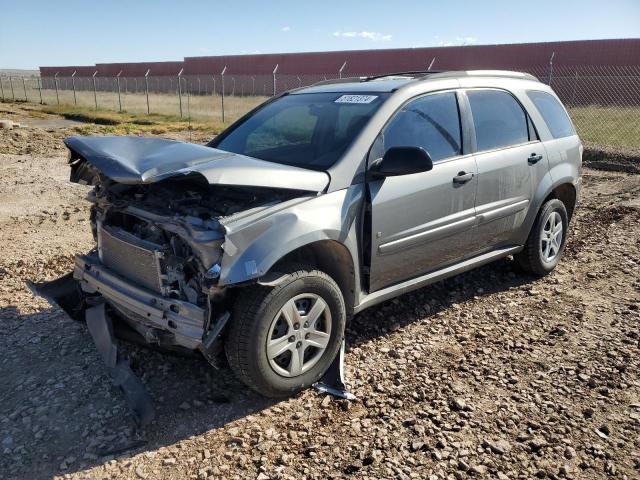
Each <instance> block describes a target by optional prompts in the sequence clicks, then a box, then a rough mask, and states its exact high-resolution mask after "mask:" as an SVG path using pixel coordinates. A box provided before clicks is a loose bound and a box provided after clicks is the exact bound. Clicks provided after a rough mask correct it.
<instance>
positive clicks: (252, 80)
mask: <svg viewBox="0 0 640 480" xmlns="http://www.w3.org/2000/svg"><path fill="white" fill-rule="evenodd" d="M255 94H256V77H254V76H253V75H251V95H255Z"/></svg>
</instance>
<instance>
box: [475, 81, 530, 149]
mask: <svg viewBox="0 0 640 480" xmlns="http://www.w3.org/2000/svg"><path fill="white" fill-rule="evenodd" d="M467 97H468V98H469V104H470V105H471V113H472V115H473V123H474V126H475V130H476V144H477V146H478V150H479V151H482V150H491V149H494V148H500V147H508V146H509V145H518V144H520V143H525V142H528V141H529V129H528V128H527V115H526V113H525V112H524V110H523V109H522V107H521V106H520V104H519V103H518V102H517V101H516V99H515V98H513V96H512V95H511V94H509V93H507V92H502V91H500V90H469V91H467Z"/></svg>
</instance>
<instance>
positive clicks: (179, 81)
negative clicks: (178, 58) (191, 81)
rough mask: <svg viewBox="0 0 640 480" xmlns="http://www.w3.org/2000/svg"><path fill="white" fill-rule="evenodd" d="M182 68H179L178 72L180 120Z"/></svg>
mask: <svg viewBox="0 0 640 480" xmlns="http://www.w3.org/2000/svg"><path fill="white" fill-rule="evenodd" d="M183 71H184V68H181V69H180V71H179V72H178V104H179V105H180V118H182V81H181V80H182V72H183Z"/></svg>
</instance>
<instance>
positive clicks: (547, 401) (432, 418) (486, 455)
mask: <svg viewBox="0 0 640 480" xmlns="http://www.w3.org/2000/svg"><path fill="white" fill-rule="evenodd" d="M2 108H3V111H2V114H1V115H0V116H4V117H5V118H7V117H8V118H11V119H13V120H16V121H20V120H24V121H25V123H26V124H27V125H28V119H25V116H27V115H28V114H29V112H26V111H25V110H24V109H21V108H17V107H8V106H7V105H2ZM40 125H43V124H40ZM45 125H46V124H45ZM70 133H73V129H70V128H68V127H63V128H60V127H51V128H50V131H47V130H45V129H43V128H36V127H27V128H23V129H19V130H11V131H7V130H0V171H1V173H0V245H1V247H0V280H1V281H0V325H1V326H2V335H0V351H2V353H3V355H2V357H1V358H0V443H1V445H0V478H1V479H8V478H25V479H38V478H51V477H54V478H74V479H81V478H91V479H93V478H96V479H102V478H131V479H144V478H149V479H151V478H167V479H173V478H175V479H178V478H180V479H182V478H194V479H209V478H257V479H269V478H296V479H299V478H338V477H340V478H342V477H352V478H371V479H374V478H375V479H378V478H429V479H444V478H447V479H448V478H453V479H462V478H499V479H507V478H509V479H518V478H532V477H538V478H575V479H582V478H586V479H600V478H605V477H612V478H628V479H632V478H639V477H640V379H639V376H638V367H639V364H640V348H639V346H640V333H639V331H640V329H639V328H638V325H639V321H640V228H639V227H638V225H639V223H640V176H638V175H633V174H628V173H623V172H617V171H602V170H594V169H589V168H586V169H585V171H584V181H585V186H584V191H583V198H582V200H581V203H580V207H579V209H578V211H577V213H576V216H575V218H574V220H573V221H572V228H571V234H570V237H569V240H568V246H567V251H566V255H565V258H564V259H563V261H562V262H561V263H560V265H559V267H558V268H557V270H556V271H555V272H554V273H553V274H552V275H549V276H548V277H546V278H543V279H534V278H531V277H528V276H524V275H522V274H519V273H517V272H516V271H515V270H514V269H513V268H512V262H510V261H509V260H504V261H499V262H497V263H494V264H492V265H489V266H486V267H483V268H480V269H478V270H475V271H473V272H469V273H467V274H463V275H460V276H458V277H455V278H452V279H449V280H447V281H444V282H441V283H438V284H436V285H433V286H431V287H428V288H424V289H421V290H418V291H416V292H413V293H411V294H407V295H405V296H403V297H400V298H397V299H395V300H393V301H390V302H387V303H385V304H383V305H380V306H378V307H374V308H372V309H370V310H368V311H365V312H363V313H362V314H360V315H358V316H356V317H355V319H354V320H353V322H352V323H351V325H350V326H349V328H348V331H347V354H346V365H347V377H348V381H349V383H350V384H351V386H352V390H353V392H354V393H355V395H356V396H357V401H355V402H350V403H347V402H343V401H336V400H334V399H332V398H330V397H324V396H321V395H318V394H317V393H315V392H314V391H305V392H303V393H301V394H300V395H298V396H296V397H295V398H291V399H289V400H285V401H280V402H274V401H272V400H267V399H264V398H261V397H259V396H258V395H256V394H254V393H252V392H250V391H247V390H246V389H245V388H244V387H243V386H242V385H241V384H240V383H239V382H238V381H236V380H235V379H234V378H233V376H232V374H231V373H230V372H229V371H228V370H226V369H221V370H214V369H212V368H211V367H209V366H208V364H207V363H206V362H205V361H203V360H202V359H200V358H197V357H194V358H185V357H177V356H170V355H165V354H161V353H158V352H155V351H151V350H147V349H143V348H140V347H137V346H128V345H127V346H125V349H126V351H127V352H128V354H129V355H130V357H131V358H132V363H133V367H134V369H135V370H136V371H137V372H138V373H139V374H140V375H141V376H142V378H143V380H144V382H145V383H146V384H147V387H148V390H149V392H150V394H151V396H152V397H153V399H154V400H155V402H156V404H157V410H158V415H157V419H156V420H155V421H154V422H153V423H152V424H151V425H150V426H148V427H147V428H146V429H145V430H144V431H136V429H135V427H134V422H133V418H132V416H131V415H130V413H129V412H128V410H127V408H126V405H125V402H124V399H123V397H122V396H121V395H120V393H119V391H118V390H117V389H116V388H114V387H113V386H112V385H111V382H110V380H109V378H108V377H107V375H106V372H105V369H104V367H103V366H102V363H101V361H100V359H99V357H98V354H97V352H96V350H95V348H94V347H93V344H92V342H91V338H90V336H89V334H88V332H87V329H86V327H85V326H84V325H83V324H81V323H77V322H74V321H72V320H70V319H69V318H67V317H66V316H65V315H64V313H62V312H61V311H60V310H59V309H57V308H51V307H50V306H49V305H48V304H47V303H46V302H45V301H43V300H42V299H39V298H35V297H34V296H33V295H32V294H31V293H30V291H29V290H28V289H27V288H26V286H25V280H26V279H34V280H43V279H51V278H54V277H56V276H58V275H60V274H62V273H65V272H66V271H68V270H69V268H70V266H71V263H72V258H73V256H74V254H76V253H78V252H84V251H86V250H88V249H89V248H91V246H92V240H91V237H90V233H89V224H88V221H87V217H88V204H87V203H86V202H85V201H84V200H83V197H84V195H85V194H86V188H85V187H82V186H79V185H73V184H70V183H68V182H67V177H68V171H67V168H66V165H65V162H66V159H65V150H64V148H63V147H62V144H61V139H62V138H63V137H64V136H65V135H68V134H70ZM602 161H603V162H606V159H604V158H603V159H602Z"/></svg>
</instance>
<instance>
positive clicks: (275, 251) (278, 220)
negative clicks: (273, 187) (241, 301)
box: [218, 184, 364, 286]
mask: <svg viewBox="0 0 640 480" xmlns="http://www.w3.org/2000/svg"><path fill="white" fill-rule="evenodd" d="M363 198H364V186H363V185H362V184H357V185H352V186H350V187H349V188H347V189H344V190H338V191H336V192H332V193H328V194H323V195H319V196H317V197H313V198H310V199H309V200H307V201H305V202H301V203H297V204H295V205H293V206H291V207H289V208H286V209H283V210H279V211H276V212H274V213H273V214H272V215H269V216H266V217H263V218H258V219H257V220H256V221H250V219H244V221H243V222H242V223H241V224H237V225H234V224H233V223H230V224H227V225H225V228H226V231H227V233H226V236H225V242H224V244H223V250H224V253H223V256H222V263H221V270H220V279H219V281H218V285H220V286H225V285H233V284H236V283H242V282H246V281H250V280H254V279H257V278H259V277H261V276H263V275H264V274H265V273H267V272H268V271H269V269H270V268H271V267H272V266H273V265H274V264H275V263H276V262H277V261H278V260H280V259H281V258H283V257H284V256H285V255H287V254H288V253H290V252H292V251H294V250H296V249H298V248H300V247H303V246H305V245H308V244H311V243H314V242H317V241H321V240H335V241H337V242H340V243H342V244H344V245H345V246H346V247H347V248H348V249H349V251H350V252H351V255H352V257H353V258H354V265H357V263H356V262H357V242H356V240H355V238H354V236H353V235H350V231H351V230H352V229H351V227H352V225H353V223H354V221H355V218H356V215H357V213H358V211H359V209H360V206H361V203H362V201H363ZM247 220H249V221H247Z"/></svg>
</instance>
